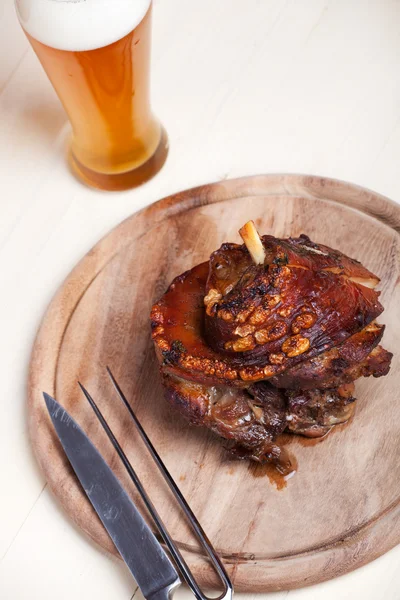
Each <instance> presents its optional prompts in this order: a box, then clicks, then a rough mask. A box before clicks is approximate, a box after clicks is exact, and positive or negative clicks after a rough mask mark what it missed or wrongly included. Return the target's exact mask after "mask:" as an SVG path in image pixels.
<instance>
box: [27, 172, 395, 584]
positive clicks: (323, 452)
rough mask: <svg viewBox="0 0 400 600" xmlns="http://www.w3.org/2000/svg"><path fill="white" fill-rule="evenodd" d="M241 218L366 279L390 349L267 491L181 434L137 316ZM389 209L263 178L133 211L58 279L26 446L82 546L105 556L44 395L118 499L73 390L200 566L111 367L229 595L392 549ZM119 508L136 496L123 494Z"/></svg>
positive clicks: (205, 441)
mask: <svg viewBox="0 0 400 600" xmlns="http://www.w3.org/2000/svg"><path fill="white" fill-rule="evenodd" d="M249 219H253V220H254V221H255V222H256V224H257V227H258V229H259V231H260V232H261V233H271V234H273V235H275V236H278V237H281V236H288V235H293V236H297V235H299V234H300V233H306V234H307V235H309V236H310V237H311V238H312V239H313V240H315V241H317V242H322V243H324V244H328V245H330V246H332V247H337V248H339V249H340V250H342V251H343V252H345V253H346V254H349V255H350V256H352V257H355V258H357V259H359V260H361V261H362V262H363V264H364V265H365V266H366V267H367V268H369V269H371V270H372V271H373V272H375V273H377V274H378V275H379V276H380V277H381V279H382V281H381V284H380V289H381V290H382V302H383V304H384V306H385V309H386V310H385V312H384V313H383V315H382V317H381V319H380V320H381V322H384V323H386V324H387V329H386V333H385V336H384V346H385V347H386V348H387V349H388V350H391V351H394V352H395V356H394V359H393V363H392V369H391V372H390V374H389V376H388V377H386V378H381V379H373V378H369V379H364V380H360V381H359V382H358V383H357V386H356V391H357V394H356V395H357V397H358V398H359V402H358V405H357V410H356V415H355V418H354V419H353V421H352V422H351V423H350V424H349V425H347V426H346V427H344V428H342V429H340V430H339V429H338V430H337V431H335V432H334V433H333V434H332V435H331V436H329V437H328V438H327V439H326V440H324V441H323V442H321V443H319V444H316V445H314V446H307V445H304V444H302V443H301V440H300V439H297V438H296V437H293V439H292V440H291V442H290V446H289V450H290V452H291V453H292V454H293V455H294V456H295V457H296V459H297V462H298V472H297V473H296V474H295V476H294V477H292V478H291V479H290V480H289V481H288V483H287V487H286V488H284V489H283V490H278V489H277V487H276V486H275V485H273V483H271V482H270V480H269V478H268V477H255V473H254V468H253V465H251V464H249V463H247V462H235V461H232V460H230V459H229V457H228V456H227V454H226V452H225V450H224V448H223V444H222V443H221V440H220V439H217V438H216V437H214V436H213V435H212V434H211V433H209V432H207V431H205V430H202V429H195V428H191V427H189V426H188V425H187V424H186V423H185V422H184V421H183V419H182V418H181V417H180V415H178V414H176V413H175V412H173V411H172V409H171V408H170V407H169V406H168V405H167V404H166V403H165V401H164V399H163V397H162V390H161V387H160V382H159V377H158V371H157V364H156V360H155V355H154V350H153V347H152V343H151V340H150V330H149V316H148V315H149V310H150V307H151V305H152V303H153V302H154V300H156V299H157V298H158V297H159V296H160V295H161V294H162V293H163V292H164V290H165V289H166V287H167V285H168V284H169V283H170V281H171V280H172V279H173V277H175V276H176V275H178V274H179V273H181V272H182V271H184V270H185V269H188V268H190V267H192V266H193V265H194V264H197V263H198V262H200V261H203V260H206V259H207V258H208V256H209V254H210V253H211V252H212V251H213V250H214V249H215V248H217V247H218V246H219V245H220V244H221V242H223V241H235V242H238V241H239V237H238V233H237V231H238V229H239V228H240V226H241V225H243V223H244V222H245V221H247V220H249ZM399 232H400V208H399V207H398V206H396V205H395V204H394V203H392V202H391V201H389V200H387V199H386V198H384V197H382V196H380V195H378V194H375V193H373V192H371V191H369V190H366V189H363V188H360V187H357V186H354V185H351V184H348V183H344V182H340V181H337V180H332V179H324V178H321V177H312V176H301V175H270V176H255V177H246V178H242V179H237V180H230V181H224V182H221V183H216V184H212V185H208V186H202V187H200V188H196V189H192V190H189V191H185V192H182V193H180V194H177V195H174V196H172V197H168V198H166V199H164V200H161V201H160V202H158V203H156V204H154V205H151V206H150V207H148V208H146V209H145V210H143V211H141V212H140V213H137V214H134V215H132V216H131V217H130V218H129V219H127V220H126V221H124V222H123V223H121V225H119V226H118V227H117V228H116V229H114V230H113V231H112V232H111V233H110V234H109V235H107V236H106V237H105V238H104V239H103V240H101V241H100V242H99V243H98V244H97V245H96V246H95V247H94V248H93V249H92V250H91V251H90V252H89V253H88V254H87V255H86V256H85V257H84V258H83V259H82V261H81V262H80V263H79V264H78V265H77V267H76V268H75V269H74V270H73V271H72V273H71V274H70V275H69V277H68V278H67V280H66V281H65V283H64V284H63V286H62V287H61V289H60V290H59V292H58V293H57V295H56V296H55V298H54V299H53V301H52V303H51V304H50V306H49V308H48V310H47V313H46V315H45V317H44V319H43V322H42V324H41V327H40V330H39V333H38V336H37V339H36V342H35V346H34V349H33V353H32V359H31V366H30V375H29V385H28V389H29V400H28V403H29V428H30V436H31V440H32V444H33V448H34V451H35V454H36V457H37V460H38V461H39V464H40V466H41V468H42V470H43V471H44V473H45V476H46V478H47V480H48V483H49V485H50V487H51V489H52V491H53V492H54V494H55V495H56V496H57V498H58V499H59V500H60V502H61V504H62V505H63V507H64V508H65V510H66V511H67V512H68V514H69V515H70V516H71V518H72V519H73V520H74V521H75V523H76V524H77V525H78V526H79V527H80V528H81V529H83V530H84V531H85V532H86V533H87V534H88V535H90V537H91V538H92V539H94V540H95V541H96V542H98V543H99V544H100V545H101V546H102V547H103V548H105V549H107V550H109V551H110V552H115V550H114V548H113V546H112V543H111V542H110V540H109V538H108V536H107V534H106V533H105V531H104V530H103V528H102V526H101V525H100V522H99V521H98V519H97V517H96V516H95V514H94V513H93V510H92V508H91V506H90V505H89V503H88V501H87V499H86V497H85V495H84V493H83V491H82V490H81V488H80V486H79V484H78V482H77V480H76V479H75V477H74V475H73V474H72V473H71V469H70V467H69V464H68V463H67V460H66V458H65V456H64V454H63V452H62V450H61V447H60V444H59V442H58V440H57V439H56V438H55V435H54V433H53V430H52V428H51V426H50V423H49V418H48V416H47V414H46V412H45V408H44V403H43V401H42V396H41V392H42V390H46V391H47V392H49V393H50V394H54V395H55V397H56V398H57V399H58V401H59V402H61V403H62V404H63V405H64V406H65V407H66V409H67V410H68V411H70V413H71V414H72V415H73V416H74V417H75V418H76V419H77V420H78V421H79V423H80V424H81V425H82V426H83V428H84V429H85V430H86V431H87V432H88V434H89V435H90V437H91V438H92V439H93V441H94V442H95V443H96V445H97V446H98V447H99V448H100V450H101V452H102V453H103V455H104V456H105V457H106V459H107V460H108V461H109V462H110V464H111V466H112V467H113V468H114V469H115V471H116V473H117V475H118V477H120V479H121V481H122V482H123V483H124V484H126V486H127V487H129V489H130V490H131V486H130V485H129V483H128V480H127V476H126V474H125V473H124V472H123V469H122V467H121V466H120V465H119V463H118V459H117V458H116V456H115V454H114V452H113V450H112V448H111V447H110V444H109V443H108V441H107V440H106V439H105V436H104V434H103V432H102V431H101V429H100V426H99V425H98V424H97V422H95V420H94V418H93V415H92V413H91V409H90V408H89V407H88V406H87V404H86V403H85V401H84V399H83V397H82V395H81V393H80V392H79V390H78V386H77V383H76V382H77V379H79V380H80V381H82V383H83V384H84V385H85V386H86V387H87V388H88V390H89V391H90V392H91V393H92V395H93V396H94V398H95V399H96V400H97V401H98V403H99V405H100V406H101V408H102V410H103V411H104V414H105V416H106V418H107V419H108V420H109V422H110V424H111V425H112V427H113V429H114V431H115V433H116V434H117V436H118V437H119V439H120V441H121V442H122V445H123V446H124V448H125V449H126V451H127V454H128V456H129V457H130V459H131V461H132V463H133V464H134V466H135V467H137V470H138V472H139V474H140V476H141V477H142V479H143V482H144V484H145V486H146V487H147V488H148V491H149V493H150V495H151V496H152V498H153V499H154V502H155V504H156V506H157V507H158V508H159V509H160V512H161V515H162V516H163V517H164V518H165V521H166V522H167V524H168V526H169V528H170V531H171V533H172V534H173V536H174V537H175V539H176V540H177V541H178V542H179V544H180V546H181V547H182V549H183V551H184V554H185V557H186V559H187V560H188V562H189V564H190V565H191V567H192V569H193V571H194V572H195V574H196V575H197V576H198V577H199V579H200V580H201V581H202V582H203V584H205V585H212V584H213V582H214V578H213V573H212V571H211V569H210V567H209V565H208V564H207V563H206V562H205V561H204V560H203V558H202V556H201V554H200V553H199V552H198V551H197V547H196V544H195V542H194V541H193V540H192V539H191V537H190V534H189V532H188V530H187V528H186V526H185V524H184V522H183V520H182V518H181V515H180V514H179V512H178V510H177V508H176V507H175V505H174V503H173V502H172V500H171V498H170V497H169V495H168V493H167V491H166V490H165V486H164V485H163V484H162V481H161V478H160V476H159V475H158V474H157V473H155V471H154V467H153V466H152V463H151V461H150V460H149V458H148V456H147V455H146V452H145V450H144V448H143V446H142V445H141V443H140V442H139V440H138V438H137V436H136V435H135V431H134V426H133V425H132V424H131V422H130V420H129V417H128V415H127V413H126V411H124V410H123V407H122V406H121V403H120V401H119V400H118V398H117V397H116V395H115V393H114V392H113V390H112V387H111V385H110V383H109V381H108V379H107V376H106V373H105V366H106V365H109V366H110V367H111V369H112V370H113V371H114V373H115V375H116V377H117V379H118V380H119V382H120V384H121V387H122V389H123V390H124V391H125V394H126V395H127V397H128V399H129V400H130V402H131V403H132V405H133V406H134V408H135V410H136V412H137V414H138V416H139V418H140V420H141V421H142V423H143V425H144V427H145V429H146V431H147V432H148V433H149V435H150V437H151V438H152V440H153V442H154V444H155V446H156V448H157V449H158V450H159V452H160V454H161V456H162V457H163V459H164V460H165V463H166V464H167V466H168V468H169V469H170V471H171V473H172V475H173V476H174V477H175V478H176V480H177V481H178V483H179V485H180V487H181V490H182V492H183V493H184V495H185V496H186V498H187V500H188V501H189V503H190V504H191V506H192V508H193V510H194V512H195V513H196V515H197V516H198V518H199V519H200V521H201V523H202V525H203V527H204V529H205V530H206V532H207V533H208V535H209V537H210V538H211V540H212V542H213V543H214V545H215V546H216V548H217V549H218V550H219V552H220V553H221V556H222V557H223V559H224V562H225V564H226V566H227V568H228V570H229V571H230V574H231V576H232V579H233V582H234V585H235V588H236V590H237V591H258V592H261V591H271V590H280V589H291V588H296V587H301V586H305V585H309V584H313V583H317V582H320V581H323V580H326V579H329V578H332V577H335V576H337V575H341V574H343V573H345V572H348V571H351V570H353V569H355V568H357V567H359V566H361V565H363V564H365V563H367V562H369V561H371V560H373V559H374V558H376V557H377V556H379V555H381V554H383V553H384V552H386V551H387V550H389V549H390V548H392V547H393V546H395V545H396V544H397V543H399V542H400V495H399V485H398V482H399V480H400V454H399V452H398V444H399V437H400V425H399V423H400V404H399V402H398V399H399V398H398V397H399V392H398V390H399V383H400V381H399V371H400V365H399V354H398V353H396V350H397V349H398V347H399V345H400V344H399V342H400V327H399V325H400V323H399V321H400V314H399V305H400V297H399V296H400V291H399V248H400V243H399V242H400V240H399ZM131 493H132V496H133V497H134V498H136V497H135V493H134V492H133V491H131Z"/></svg>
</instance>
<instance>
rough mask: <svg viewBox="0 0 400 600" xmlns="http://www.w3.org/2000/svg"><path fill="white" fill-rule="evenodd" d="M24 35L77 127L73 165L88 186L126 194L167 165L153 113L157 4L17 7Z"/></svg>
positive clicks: (54, 2)
mask: <svg viewBox="0 0 400 600" xmlns="http://www.w3.org/2000/svg"><path fill="white" fill-rule="evenodd" d="M16 5H17V12H18V15H19V18H20V21H21V24H22V27H23V29H24V30H25V33H26V35H27V37H28V39H29V41H30V43H31V45H32V47H33V49H34V51H35V52H36V54H37V56H38V58H39V60H40V62H41V63H42V65H43V67H44V69H45V71H46V73H47V75H48V77H49V79H50V81H51V82H52V84H53V86H54V88H55V90H56V92H57V94H58V96H59V98H60V100H61V102H62V104H63V106H64V108H65V110H66V112H67V114H68V117H69V120H70V122H71V125H72V141H71V146H70V156H69V157H70V164H71V166H72V168H73V170H74V171H75V172H76V173H77V174H78V175H79V177H80V178H81V179H83V180H84V181H85V182H86V183H88V184H90V185H92V186H95V187H99V188H102V189H126V188H129V187H133V186H135V185H138V184H140V183H142V182H143V181H146V180H147V179H149V178H150V177H152V176H153V175H154V174H155V173H156V172H157V171H158V170H159V169H160V168H161V166H162V165H163V163H164V161H165V158H166V155H167V141H166V135H165V133H164V131H163V129H162V127H161V125H160V123H159V122H158V120H157V119H156V118H155V117H154V116H153V114H152V111H151V107H150V85H149V83H150V82H149V76H150V68H149V67H150V37H151V0H75V2H70V1H69V0H16Z"/></svg>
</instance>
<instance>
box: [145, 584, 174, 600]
mask: <svg viewBox="0 0 400 600" xmlns="http://www.w3.org/2000/svg"><path fill="white" fill-rule="evenodd" d="M179 586H180V582H178V583H176V584H173V585H170V586H168V587H165V588H162V589H161V590H158V591H157V592H154V593H152V594H150V595H149V596H147V598H146V600H171V598H172V596H173V593H174V591H175V590H176V588H177V587H179Z"/></svg>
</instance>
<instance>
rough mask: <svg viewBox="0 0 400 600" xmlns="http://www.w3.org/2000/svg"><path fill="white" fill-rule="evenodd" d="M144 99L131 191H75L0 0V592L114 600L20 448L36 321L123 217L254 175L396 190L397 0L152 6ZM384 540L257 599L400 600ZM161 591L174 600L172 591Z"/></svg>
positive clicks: (226, 0)
mask: <svg viewBox="0 0 400 600" xmlns="http://www.w3.org/2000/svg"><path fill="white" fill-rule="evenodd" d="M153 39H154V44H153V48H154V50H153V99H154V107H155V110H156V112H157V114H158V115H159V116H160V118H161V119H162V121H163V123H164V125H165V126H166V128H167V130H168V133H169V137H170V145H171V150H170V156H169V159H168V161H167V164H166V165H165V167H164V169H163V170H162V171H161V173H160V174H159V175H158V176H157V177H156V178H155V179H154V180H153V181H151V182H150V183H148V184H147V185H145V186H143V187H142V188H140V189H138V190H134V191H130V192H126V193H120V194H105V193H100V192H96V191H92V190H90V189H88V188H85V187H84V186H82V185H81V184H80V183H78V182H77V181H75V179H73V178H72V176H71V175H70V174H69V172H68V169H67V167H66V163H65V160H64V152H65V138H66V134H67V132H68V124H67V121H66V117H65V115H64V113H63V111H62V109H61V107H60V104H59V102H58V100H57V98H56V95H55V93H54V91H53V90H52V88H51V86H50V84H49V82H48V80H47V79H46V76H45V75H44V73H43V72H42V69H41V67H40V65H39V63H38V61H37V59H36V57H35V56H34V54H33V52H32V50H31V49H30V47H29V46H28V43H27V41H26V40H25V38H24V36H23V34H22V32H21V30H20V28H19V25H18V23H17V20H16V17H15V15H14V8H13V3H12V0H0V202H1V204H0V210H1V214H0V273H1V294H0V310H1V314H2V315H3V318H2V321H1V341H0V352H1V354H0V381H1V388H2V394H1V402H0V423H1V433H0V457H1V458H0V476H1V483H0V515H1V518H0V598H1V599H2V600H23V599H25V598H32V599H39V598H40V600H53V598H57V600H64V599H65V600H67V599H68V600H70V599H71V598H74V599H76V600H79V599H84V600H94V599H96V600H101V599H107V600H109V599H110V598H113V599H115V600H119V599H120V600H129V599H130V598H132V597H133V596H137V597H139V592H136V585H135V583H134V582H133V581H132V579H131V578H130V576H129V574H128V572H127V569H126V568H125V567H124V565H123V564H122V563H120V562H119V561H117V560H115V559H110V557H108V556H106V555H104V554H102V553H101V552H100V551H99V549H98V548H97V547H95V546H94V545H93V544H91V543H90V542H89V541H88V539H86V538H85V537H84V535H83V534H81V533H80V532H79V531H77V530H76V529H75V528H74V526H73V525H72V524H71V522H70V521H69V520H68V518H67V517H66V516H65V515H64V514H63V513H62V512H61V511H60V509H59V507H58V505H57V504H56V502H55V500H54V499H53V497H52V496H51V494H50V493H49V491H48V489H47V487H46V482H45V480H44V478H43V476H42V475H41V473H40V472H39V470H38V468H37V466H36V464H35V461H34V458H33V456H32V454H31V449H30V446H29V440H28V439H27V434H26V414H25V388H26V374H27V365H28V360H29V354H30V348H31V345H32V342H33V339H34V335H35V331H36V329H37V327H38V324H39V321H40V318H41V316H42V314H43V312H44V310H45V308H46V305H47V304H48V302H49V300H50V298H51V297H52V295H53V293H54V292H55V291H56V289H57V287H58V285H59V284H60V283H61V282H62V280H63V278H64V277H65V276H66V275H67V273H68V272H69V271H70V269H71V268H72V267H73V266H74V265H75V263H76V262H77V261H78V259H79V258H80V257H81V256H82V255H83V254H84V253H85V252H86V251H87V250H88V249H89V248H90V247H91V246H92V245H93V244H94V243H95V242H96V241H97V240H98V239H99V238H100V237H101V236H102V235H104V234H105V233H107V232H108V231H109V229H110V228H112V227H113V226H114V225H116V224H117V223H118V222H119V221H121V220H122V219H123V218H125V217H126V216H128V215H129V214H131V213H132V212H133V211H136V210H137V209H139V208H141V207H143V206H145V205H146V204H148V203H150V202H154V201H155V200H157V199H159V198H161V197H163V196H165V195H168V194H170V193H173V192H175V191H178V190H180V189H184V188H187V187H190V186H194V185H197V184H201V183H206V182H211V181H215V180H218V179H222V178H227V177H236V176H240V175H247V174H254V173H261V172H263V173H264V172H302V173H313V174H318V175H326V176H331V177H337V178H341V179H346V180H349V181H352V182H355V183H358V184H360V185H364V186H366V187H370V188H373V189H374V190H376V191H379V192H380V193H383V194H386V195H387V196H389V197H391V198H392V199H394V200H400V177H399V157H400V68H399V67H400V1H399V0H370V1H369V2H363V1H362V0H360V1H358V0H331V1H327V0H217V1H216V0H202V1H201V2H195V1H194V0H191V1H188V0H168V1H166V0H164V1H163V0H156V1H155V10H154V36H153ZM399 564H400V547H398V548H397V549H394V550H392V551H391V552H389V553H388V554H387V555H386V556H384V557H382V558H380V559H378V560H377V561H375V562H374V563H372V564H370V565H368V566H367V567H364V568H362V569H360V570H358V571H356V572H354V573H352V574H350V575H347V576H345V577H342V578H339V579H336V580H334V581H331V582H328V583H325V584H323V585H320V586H316V587H313V588H306V589H303V590H299V591H291V592H280V593H278V594H271V595H270V596H268V597H269V598H272V599H277V598H279V599H282V598H289V599H290V600H315V599H317V598H318V599H319V598H324V599H325V600H330V599H332V600H333V599H335V600H336V599H338V598H340V599H347V598H349V599H350V598H351V599H352V600H354V599H358V598H362V599H363V600H397V599H400V570H399V569H398V566H399ZM177 598H178V599H181V598H184V600H189V593H188V592H187V590H185V589H183V590H181V591H179V592H178V593H177Z"/></svg>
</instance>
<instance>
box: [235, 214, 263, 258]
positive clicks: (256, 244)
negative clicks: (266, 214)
mask: <svg viewBox="0 0 400 600" xmlns="http://www.w3.org/2000/svg"><path fill="white" fill-rule="evenodd" d="M239 233H240V237H241V238H242V240H243V241H244V243H245V244H246V248H247V250H248V251H249V252H250V256H251V258H252V259H253V261H254V262H255V264H256V265H263V264H264V260H265V249H264V246H263V244H262V241H261V238H260V236H259V235H258V231H257V229H256V226H255V225H254V221H248V222H247V223H246V225H243V227H242V228H241V229H239Z"/></svg>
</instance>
